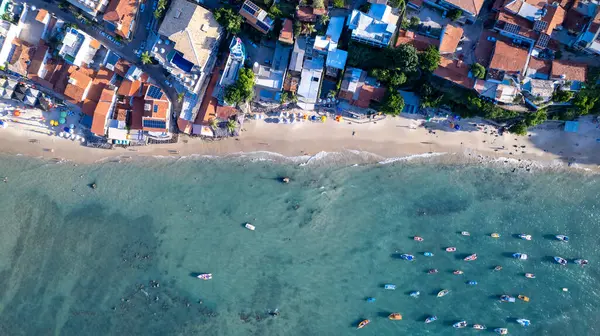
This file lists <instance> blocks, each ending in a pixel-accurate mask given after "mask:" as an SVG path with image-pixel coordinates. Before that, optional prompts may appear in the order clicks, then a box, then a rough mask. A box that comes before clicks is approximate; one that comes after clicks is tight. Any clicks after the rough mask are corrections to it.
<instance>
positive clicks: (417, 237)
mask: <svg viewBox="0 0 600 336" xmlns="http://www.w3.org/2000/svg"><path fill="white" fill-rule="evenodd" d="M413 239H414V240H416V241H418V242H422V241H423V240H425V239H423V238H421V237H419V236H415V237H414V238H413Z"/></svg>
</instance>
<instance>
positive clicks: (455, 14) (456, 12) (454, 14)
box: [448, 8, 463, 21]
mask: <svg viewBox="0 0 600 336" xmlns="http://www.w3.org/2000/svg"><path fill="white" fill-rule="evenodd" d="M462 15H463V11H462V10H460V9H456V8H454V9H452V10H450V12H448V18H449V19H450V20H452V21H456V20H458V19H460V17H461V16H462Z"/></svg>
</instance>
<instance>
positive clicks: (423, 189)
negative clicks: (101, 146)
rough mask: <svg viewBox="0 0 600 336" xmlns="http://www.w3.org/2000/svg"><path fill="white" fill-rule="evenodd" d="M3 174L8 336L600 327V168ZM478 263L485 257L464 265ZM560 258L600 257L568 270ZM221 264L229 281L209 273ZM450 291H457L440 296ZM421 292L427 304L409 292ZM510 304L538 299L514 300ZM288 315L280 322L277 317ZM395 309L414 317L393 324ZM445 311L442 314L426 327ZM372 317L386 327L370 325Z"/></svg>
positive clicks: (124, 169)
mask: <svg viewBox="0 0 600 336" xmlns="http://www.w3.org/2000/svg"><path fill="white" fill-rule="evenodd" d="M1 176H7V177H8V183H2V182H0V213H1V214H2V216H1V217H0V229H1V233H2V234H0V335H351V334H355V333H360V334H362V335H383V336H385V335H455V334H459V333H460V334H465V333H468V334H470V333H473V332H475V331H473V330H460V331H457V330H454V329H453V328H452V327H451V326H450V325H451V324H452V323H454V322H456V321H459V320H463V319H464V320H467V322H468V323H469V324H470V325H471V324H474V323H480V324H485V325H487V326H488V330H487V331H485V332H483V333H484V334H491V333H490V331H491V329H493V328H497V327H506V328H508V329H509V331H510V334H511V335H598V334H600V326H599V325H598V320H597V316H598V312H599V306H600V297H599V295H600V294H599V288H600V287H599V286H598V280H599V279H600V273H599V272H598V269H599V267H598V265H599V264H598V260H600V258H599V257H600V253H599V251H598V248H597V246H598V241H599V239H598V238H599V232H600V229H599V226H598V224H599V215H600V212H599V209H598V192H599V191H600V179H599V178H598V177H595V176H585V175H579V174H574V173H566V172H535V173H526V172H520V171H517V172H512V170H511V169H505V168H489V167H487V168H482V167H476V166H456V165H452V166H450V165H440V164H435V165H434V164H427V163H425V164H421V163H412V164H406V163H404V164H390V165H368V166H359V167H341V166H336V165H307V166H303V167H299V166H297V165H295V164H286V163H275V162H268V161H263V162H250V161H248V160H244V159H207V160H201V159H198V160H187V161H186V160H184V161H167V160H163V161H160V160H148V161H144V162H137V163H105V164H99V165H79V166H77V165H74V164H72V163H61V164H52V163H47V162H42V161H38V160H35V159H27V158H22V157H0V177H1ZM282 176H290V177H291V178H292V182H291V183H290V184H283V183H281V182H280V181H279V180H278V178H279V177H282ZM94 182H95V183H96V184H97V186H98V188H97V189H95V190H93V189H92V188H90V187H89V184H90V183H94ZM245 222H251V223H253V224H254V225H255V226H256V228H257V229H256V231H254V232H252V231H249V230H246V229H245V228H243V224H244V223H245ZM463 230H466V231H470V232H471V236H470V237H463V236H461V235H460V234H458V232H460V231H463ZM492 232H498V233H500V234H501V237H500V238H499V239H493V238H491V237H490V236H489V235H490V233H492ZM519 233H528V234H531V235H532V236H533V240H532V241H524V240H520V239H518V238H516V237H515V236H514V235H516V234H519ZM555 234H567V235H569V236H570V238H571V241H570V242H569V243H567V244H565V243H560V242H558V241H555V240H553V238H552V237H553V235H555ZM415 235H418V236H422V237H424V238H425V241H424V242H421V243H419V242H415V241H413V240H412V237H413V236H415ZM448 246H456V247H457V252H455V253H447V252H445V251H444V250H443V249H444V248H445V247H448ZM425 251H430V252H433V253H434V254H435V256H434V257H431V258H427V257H424V256H423V255H422V253H423V252H425ZM514 252H523V253H527V254H528V255H529V260H524V261H519V260H514V259H512V258H511V257H510V255H511V254H512V253H514ZM399 253H411V254H414V255H415V256H416V261H415V262H412V263H410V262H405V261H402V260H400V259H398V258H397V256H398V254H399ZM471 253H477V254H478V255H479V259H478V260H476V261H474V262H471V263H467V262H464V261H463V260H462V258H464V257H465V256H466V255H468V254H471ZM555 255H558V256H562V257H564V258H566V259H568V260H569V261H571V260H572V259H575V258H580V257H585V258H586V259H589V260H590V265H588V266H587V267H585V268H582V267H578V266H576V265H573V264H569V265H568V266H566V267H561V266H559V265H557V264H555V263H553V262H552V259H551V257H552V256H555ZM496 265H502V266H503V270H502V271H500V272H494V271H493V270H492V269H493V267H494V266H496ZM431 268H437V269H438V270H439V273H438V274H433V275H430V274H427V270H428V269H431ZM455 269H461V270H463V271H464V274H463V275H460V276H457V275H453V274H452V271H453V270H455ZM204 272H210V273H213V279H212V280H210V281H201V280H198V279H196V278H194V277H193V276H192V275H193V274H194V273H204ZM525 272H531V273H535V274H536V276H537V278H536V279H526V278H525V277H524V276H523V275H524V273H525ZM468 280H476V281H478V283H479V284H478V285H477V286H469V285H467V284H466V282H467V281H468ZM153 281H156V282H157V283H158V286H156V282H153ZM385 283H393V284H396V285H397V290H396V291H386V290H384V289H383V288H382V286H383V284H385ZM563 287H566V288H568V289H569V291H568V292H563V291H562V288H563ZM441 289H450V290H451V292H450V294H449V295H447V296H446V297H443V298H437V297H436V296H435V293H437V292H438V291H439V290H441ZM413 290H419V291H420V292H421V297H419V298H412V297H410V296H408V293H409V292H410V291H413ZM502 294H509V295H512V296H517V295H518V294H524V295H527V296H529V297H530V298H531V301H530V302H528V303H525V302H523V301H517V302H516V303H512V304H509V303H500V302H499V301H498V298H499V296H500V295H502ZM367 297H375V298H376V302H374V303H368V302H366V301H365V299H366V298H367ZM275 308H278V309H279V310H280V312H281V313H280V315H279V316H278V317H276V318H273V317H270V316H269V315H268V312H269V310H272V309H275ZM391 312H399V313H401V314H402V315H403V320H402V321H390V320H388V319H387V315H388V314H390V313H391ZM429 315H437V316H438V318H439V320H438V321H436V322H435V323H432V324H429V325H425V324H424V323H423V321H424V319H425V318H426V317H427V316H429ZM517 318H527V319H530V320H531V321H532V326H530V327H529V328H523V327H521V326H520V325H518V324H517V323H516V322H515V319H517ZM361 319H370V320H371V321H372V323H371V324H370V325H368V326H367V327H366V328H364V329H362V330H360V331H357V330H355V326H356V324H357V323H358V322H359V321H360V320H361Z"/></svg>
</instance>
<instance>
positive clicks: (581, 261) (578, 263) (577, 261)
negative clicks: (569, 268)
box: [574, 259, 588, 266]
mask: <svg viewBox="0 0 600 336" xmlns="http://www.w3.org/2000/svg"><path fill="white" fill-rule="evenodd" d="M574 263H575V264H577V265H581V266H585V265H587V264H588V261H587V260H586V259H575V261H574Z"/></svg>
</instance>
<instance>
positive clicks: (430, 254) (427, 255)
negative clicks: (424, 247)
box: [423, 252, 433, 257]
mask: <svg viewBox="0 0 600 336" xmlns="http://www.w3.org/2000/svg"><path fill="white" fill-rule="evenodd" d="M423 255H424V256H426V257H433V253H431V252H425V253H423Z"/></svg>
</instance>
